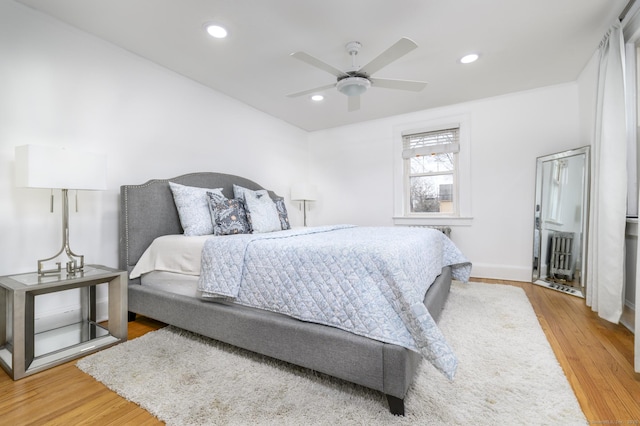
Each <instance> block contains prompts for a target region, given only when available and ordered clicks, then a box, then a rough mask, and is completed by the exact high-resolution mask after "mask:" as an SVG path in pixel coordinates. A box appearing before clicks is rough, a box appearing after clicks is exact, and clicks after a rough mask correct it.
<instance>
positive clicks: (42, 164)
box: [16, 145, 107, 190]
mask: <svg viewBox="0 0 640 426" xmlns="http://www.w3.org/2000/svg"><path fill="white" fill-rule="evenodd" d="M16 186H19V187H27V188H60V189H86V190H105V189H107V161H106V156H105V155H102V154H95V153H90V152H82V151H76V150H71V149H65V148H61V147H56V146H39V145H23V146H17V147H16Z"/></svg>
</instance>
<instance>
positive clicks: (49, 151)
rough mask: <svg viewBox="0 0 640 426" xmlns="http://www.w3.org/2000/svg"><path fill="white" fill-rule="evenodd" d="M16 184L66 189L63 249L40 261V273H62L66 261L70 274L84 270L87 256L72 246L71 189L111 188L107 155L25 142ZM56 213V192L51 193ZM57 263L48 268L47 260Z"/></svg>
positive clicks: (18, 155) (18, 149)
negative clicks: (70, 230) (70, 227)
mask: <svg viewBox="0 0 640 426" xmlns="http://www.w3.org/2000/svg"><path fill="white" fill-rule="evenodd" d="M15 155H16V157H15V158H16V169H15V171H16V186H18V187H24V188H50V189H52V190H53V189H60V190H61V191H62V248H61V249H60V250H59V251H58V253H56V254H55V255H53V256H51V257H49V258H46V259H41V260H38V274H40V275H45V274H50V273H60V272H61V270H62V267H61V265H62V264H63V263H64V265H65V269H66V271H67V274H70V275H74V274H75V273H76V272H81V271H83V270H84V255H78V254H76V253H74V252H73V251H72V250H71V247H70V246H69V194H68V192H69V190H70V189H75V190H105V189H107V162H106V156H104V155H101V154H95V153H89V152H81V151H76V150H72V149H65V148H61V147H56V146H39V145H23V146H17V147H16V148H15ZM51 211H52V212H53V192H52V195H51ZM47 262H52V263H55V264H56V265H57V267H53V269H46V268H47V267H46V266H45V263H47Z"/></svg>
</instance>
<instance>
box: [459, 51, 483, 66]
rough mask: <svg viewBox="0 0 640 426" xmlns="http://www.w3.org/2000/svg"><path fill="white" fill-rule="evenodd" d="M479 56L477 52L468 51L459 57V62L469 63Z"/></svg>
mask: <svg viewBox="0 0 640 426" xmlns="http://www.w3.org/2000/svg"><path fill="white" fill-rule="evenodd" d="M478 58H479V56H478V54H477V53H470V54H468V55H465V56H463V57H462V58H460V62H461V63H463V64H470V63H471V62H475V61H477V60H478Z"/></svg>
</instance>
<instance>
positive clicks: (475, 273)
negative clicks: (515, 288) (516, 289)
mask: <svg viewBox="0 0 640 426" xmlns="http://www.w3.org/2000/svg"><path fill="white" fill-rule="evenodd" d="M471 276H472V277H476V278H492V279H496V280H509V281H523V282H531V281H532V279H531V269H530V268H522V267H517V266H508V265H492V264H488V263H474V264H473V267H472V269H471Z"/></svg>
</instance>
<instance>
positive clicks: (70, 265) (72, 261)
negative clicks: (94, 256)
mask: <svg viewBox="0 0 640 426" xmlns="http://www.w3.org/2000/svg"><path fill="white" fill-rule="evenodd" d="M67 248H68V247H67ZM69 252H70V253H67V258H68V260H67V261H66V262H65V263H64V264H65V270H66V272H67V275H75V274H76V273H78V272H82V271H84V255H79V256H78V255H75V254H73V252H71V250H69ZM60 254H62V253H61V252H59V253H57V254H56V255H55V256H53V257H50V258H48V259H41V260H38V274H39V275H47V274H59V273H61V272H62V263H63V262H62V261H63V260H64V259H60V261H59V262H55V265H56V266H54V267H50V269H45V268H46V267H47V266H46V265H45V262H50V261H52V260H54V259H56V258H57V257H62V258H64V256H60Z"/></svg>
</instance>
